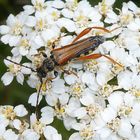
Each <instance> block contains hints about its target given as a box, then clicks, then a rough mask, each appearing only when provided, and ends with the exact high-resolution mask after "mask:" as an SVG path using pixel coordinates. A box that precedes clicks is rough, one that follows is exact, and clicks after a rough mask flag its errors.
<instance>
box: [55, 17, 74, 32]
mask: <svg viewBox="0 0 140 140" xmlns="http://www.w3.org/2000/svg"><path fill="white" fill-rule="evenodd" d="M57 25H58V26H59V27H60V28H62V27H65V28H66V29H67V30H68V31H69V32H74V31H75V30H76V26H75V23H74V22H73V21H72V20H70V19H66V18H60V19H58V21H57Z"/></svg>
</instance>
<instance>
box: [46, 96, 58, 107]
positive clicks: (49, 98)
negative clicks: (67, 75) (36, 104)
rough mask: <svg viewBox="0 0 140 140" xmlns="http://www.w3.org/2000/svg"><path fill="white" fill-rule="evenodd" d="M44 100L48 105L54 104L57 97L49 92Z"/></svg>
mask: <svg viewBox="0 0 140 140" xmlns="http://www.w3.org/2000/svg"><path fill="white" fill-rule="evenodd" d="M45 99H46V102H47V103H48V104H49V105H50V106H55V105H56V103H57V100H58V99H57V97H56V96H55V95H54V94H49V95H47V96H46V97H45Z"/></svg>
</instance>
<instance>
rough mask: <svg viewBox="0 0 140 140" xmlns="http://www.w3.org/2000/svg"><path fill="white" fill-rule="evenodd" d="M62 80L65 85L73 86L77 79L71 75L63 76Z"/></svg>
mask: <svg viewBox="0 0 140 140" xmlns="http://www.w3.org/2000/svg"><path fill="white" fill-rule="evenodd" d="M64 79H65V81H66V83H67V84H69V85H71V84H74V83H75V81H76V79H77V77H76V76H75V75H72V74H71V75H66V76H64Z"/></svg>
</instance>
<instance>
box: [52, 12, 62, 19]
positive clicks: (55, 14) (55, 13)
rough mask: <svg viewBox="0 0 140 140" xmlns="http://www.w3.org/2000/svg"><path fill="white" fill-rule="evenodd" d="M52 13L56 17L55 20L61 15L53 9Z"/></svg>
mask: <svg viewBox="0 0 140 140" xmlns="http://www.w3.org/2000/svg"><path fill="white" fill-rule="evenodd" d="M51 15H52V17H53V18H54V20H57V19H58V18H59V17H60V15H59V13H58V12H57V11H53V12H52V13H51Z"/></svg>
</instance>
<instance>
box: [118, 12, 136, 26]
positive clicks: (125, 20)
mask: <svg viewBox="0 0 140 140" xmlns="http://www.w3.org/2000/svg"><path fill="white" fill-rule="evenodd" d="M130 21H133V14H132V13H127V14H122V15H121V17H120V22H121V24H122V25H127V24H128V23H130Z"/></svg>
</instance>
